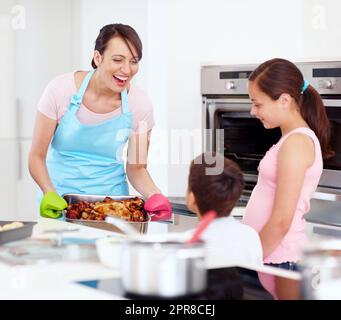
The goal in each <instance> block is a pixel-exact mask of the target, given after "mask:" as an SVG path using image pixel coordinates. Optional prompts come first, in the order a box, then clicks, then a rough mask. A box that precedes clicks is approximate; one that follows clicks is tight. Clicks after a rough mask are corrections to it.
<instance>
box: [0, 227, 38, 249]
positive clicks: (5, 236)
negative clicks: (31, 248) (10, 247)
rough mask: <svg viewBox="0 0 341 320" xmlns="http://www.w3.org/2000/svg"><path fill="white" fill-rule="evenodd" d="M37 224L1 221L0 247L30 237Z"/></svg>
mask: <svg viewBox="0 0 341 320" xmlns="http://www.w3.org/2000/svg"><path fill="white" fill-rule="evenodd" d="M35 224H36V222H35V221H23V222H18V221H0V245H2V244H5V243H7V242H11V241H17V240H21V239H25V238H28V237H30V236H31V235H32V232H33V226H34V225H35Z"/></svg>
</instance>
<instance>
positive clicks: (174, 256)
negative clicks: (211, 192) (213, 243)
mask: <svg viewBox="0 0 341 320" xmlns="http://www.w3.org/2000/svg"><path fill="white" fill-rule="evenodd" d="M162 238H163V239H162ZM206 277H207V272H206V268H205V247H204V243H203V242H201V241H200V242H197V243H195V244H192V245H186V244H185V243H184V242H182V241H172V240H171V239H170V238H167V237H161V238H160V239H155V237H154V238H153V237H147V238H145V239H143V240H141V239H139V240H134V239H131V240H127V241H125V242H124V244H123V247H122V251H121V282H122V287H123V289H124V290H125V291H126V292H127V293H129V294H134V295H141V296H153V297H163V298H175V297H185V296H190V295H196V294H199V293H201V292H203V291H204V290H205V289H206V286H207V278H206Z"/></svg>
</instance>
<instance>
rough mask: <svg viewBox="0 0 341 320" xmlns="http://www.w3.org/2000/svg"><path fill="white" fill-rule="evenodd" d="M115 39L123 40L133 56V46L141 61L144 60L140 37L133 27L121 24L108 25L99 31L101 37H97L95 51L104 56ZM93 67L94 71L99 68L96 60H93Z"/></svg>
mask: <svg viewBox="0 0 341 320" xmlns="http://www.w3.org/2000/svg"><path fill="white" fill-rule="evenodd" d="M114 37H120V38H122V39H123V41H124V42H125V43H126V44H127V46H128V48H129V50H130V53H131V54H132V55H133V52H132V50H131V46H133V47H134V48H135V50H136V52H137V56H138V58H139V60H141V59H142V42H141V39H140V37H139V35H138V34H137V32H136V31H135V30H134V29H133V28H132V27H131V26H128V25H126V24H121V23H112V24H108V25H106V26H104V27H103V28H102V29H101V30H100V31H99V35H98V36H97V39H96V43H95V50H97V51H98V52H99V53H100V54H103V52H104V51H105V49H106V48H107V45H108V42H109V41H110V40H111V39H112V38H114ZM91 65H92V67H93V68H94V69H96V68H97V66H96V64H95V61H94V59H92V61H91Z"/></svg>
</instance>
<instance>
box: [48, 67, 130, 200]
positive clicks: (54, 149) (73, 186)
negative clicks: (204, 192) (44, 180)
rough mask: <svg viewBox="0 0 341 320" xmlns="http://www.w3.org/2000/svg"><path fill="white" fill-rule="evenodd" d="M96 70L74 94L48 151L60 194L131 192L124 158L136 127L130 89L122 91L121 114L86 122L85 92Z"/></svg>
mask: <svg viewBox="0 0 341 320" xmlns="http://www.w3.org/2000/svg"><path fill="white" fill-rule="evenodd" d="M94 72H95V70H93V71H90V72H89V73H88V74H87V75H86V77H85V78H84V80H83V82H82V84H81V87H80V88H79V91H78V92H77V93H76V94H75V95H74V96H73V97H72V99H71V103H70V106H69V107H68V109H67V111H66V113H65V114H64V116H63V118H62V120H61V122H60V124H59V126H58V127H57V130H56V132H55V134H54V137H53V140H52V142H51V145H50V148H49V151H48V154H47V159H46V165H47V168H48V172H49V176H50V178H51V179H52V182H53V184H54V186H55V188H56V190H57V192H58V193H59V194H60V195H63V194H64V193H79V194H94V195H96V194H97V195H127V194H128V184H127V180H126V174H125V171H124V162H123V159H122V151H123V148H124V146H125V144H126V142H127V140H128V138H129V136H130V134H131V127H132V115H131V113H130V112H129V109H128V95H127V91H126V90H124V91H123V92H122V93H121V101H122V114H121V115H119V116H116V117H114V118H111V119H108V120H105V121H103V122H101V123H99V124H82V123H80V122H79V120H78V118H77V111H78V109H79V107H80V105H81V103H82V100H83V96H84V92H85V90H86V88H87V86H88V84H89V82H90V79H91V77H92V75H93V74H94Z"/></svg>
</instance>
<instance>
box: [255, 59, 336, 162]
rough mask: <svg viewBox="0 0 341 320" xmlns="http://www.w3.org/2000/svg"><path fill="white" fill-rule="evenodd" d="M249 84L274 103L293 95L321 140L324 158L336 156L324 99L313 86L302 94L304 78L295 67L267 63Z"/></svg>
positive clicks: (284, 62)
mask: <svg viewBox="0 0 341 320" xmlns="http://www.w3.org/2000/svg"><path fill="white" fill-rule="evenodd" d="M249 81H254V82H255V83H256V84H257V85H258V87H259V89H260V90H261V91H262V92H264V93H265V94H267V95H268V96H269V97H270V98H271V99H273V100H277V99H278V98H279V97H280V95H281V94H283V93H287V94H289V95H290V96H292V97H293V98H294V99H295V101H296V102H297V104H298V105H299V108H300V112H301V115H302V117H303V119H304V120H305V121H306V122H307V123H308V125H309V127H310V128H311V129H312V130H313V131H314V132H315V134H316V136H317V138H318V139H319V141H320V145H321V149H322V155H323V157H324V158H328V157H330V156H332V155H333V154H334V153H333V152H332V150H331V148H330V124H329V120H328V117H327V114H326V110H325V107H324V104H323V102H322V99H321V97H320V95H319V93H318V92H317V91H316V90H315V89H314V88H313V87H312V86H311V85H308V87H307V89H306V90H304V91H302V89H303V84H304V79H303V75H302V73H301V71H300V70H299V69H298V68H297V67H296V65H295V64H293V63H292V62H290V61H288V60H285V59H279V58H275V59H271V60H268V61H266V62H264V63H262V64H261V65H260V66H258V67H257V69H255V70H254V71H253V72H252V73H251V75H250V77H249Z"/></svg>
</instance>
